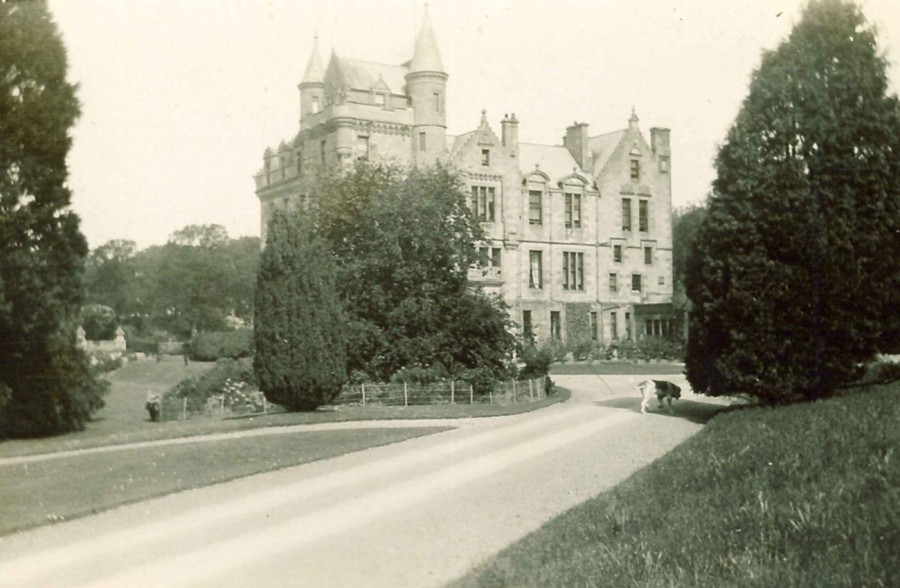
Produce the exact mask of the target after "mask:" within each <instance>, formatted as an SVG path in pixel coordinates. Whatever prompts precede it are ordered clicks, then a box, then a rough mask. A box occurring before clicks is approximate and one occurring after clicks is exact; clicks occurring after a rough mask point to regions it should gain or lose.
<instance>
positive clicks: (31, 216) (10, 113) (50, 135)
mask: <svg viewBox="0 0 900 588" xmlns="http://www.w3.org/2000/svg"><path fill="white" fill-rule="evenodd" d="M66 67H67V64H66V53H65V49H64V48H63V45H62V42H61V41H60V38H59V35H58V33H57V30H56V26H55V25H54V23H53V22H52V20H51V19H50V16H49V14H48V12H47V7H46V4H45V3H44V2H40V1H37V2H8V3H0V437H4V436H21V435H29V436H34V435H42V434H51V433H59V432H64V431H69V430H76V429H80V428H82V427H83V425H84V422H85V421H86V420H87V419H88V418H90V415H91V413H92V412H93V411H94V410H96V409H98V408H100V407H101V406H102V405H103V400H102V392H103V386H101V385H100V384H98V382H96V381H95V380H94V378H93V377H92V375H91V374H90V371H89V369H88V365H87V360H86V358H85V357H84V354H83V353H82V352H81V351H80V350H78V349H76V348H75V327H76V325H75V317H76V316H77V312H78V309H79V306H80V303H81V294H82V292H81V277H82V270H83V264H84V258H85V256H86V255H87V244H86V242H85V239H84V237H83V236H82V234H81V232H80V230H79V226H78V225H79V220H78V217H77V216H76V215H75V214H73V213H72V212H71V211H70V209H69V204H70V200H71V194H70V192H69V189H68V188H67V187H66V177H67V169H66V154H67V153H68V151H69V148H70V146H71V143H72V141H71V139H70V137H69V130H70V129H71V127H72V125H73V124H74V122H75V119H76V118H77V116H78V112H79V109H78V101H77V99H76V97H75V88H74V87H73V86H72V85H71V84H69V83H67V82H66Z"/></svg>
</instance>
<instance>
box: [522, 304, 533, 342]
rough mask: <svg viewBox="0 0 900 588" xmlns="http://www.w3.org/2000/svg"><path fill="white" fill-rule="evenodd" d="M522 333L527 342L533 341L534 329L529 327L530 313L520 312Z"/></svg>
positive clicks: (528, 311) (526, 311)
mask: <svg viewBox="0 0 900 588" xmlns="http://www.w3.org/2000/svg"><path fill="white" fill-rule="evenodd" d="M522 333H523V334H524V335H525V339H527V340H528V341H532V342H533V341H534V328H533V327H532V326H531V311H530V310H523V311H522Z"/></svg>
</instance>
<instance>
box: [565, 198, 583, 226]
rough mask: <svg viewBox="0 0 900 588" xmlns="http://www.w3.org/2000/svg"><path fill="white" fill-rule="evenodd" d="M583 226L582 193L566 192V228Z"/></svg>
mask: <svg viewBox="0 0 900 588" xmlns="http://www.w3.org/2000/svg"><path fill="white" fill-rule="evenodd" d="M580 227H581V194H566V228H567V229H571V228H576V229H577V228H580Z"/></svg>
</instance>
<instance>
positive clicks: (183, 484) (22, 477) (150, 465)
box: [0, 427, 449, 535]
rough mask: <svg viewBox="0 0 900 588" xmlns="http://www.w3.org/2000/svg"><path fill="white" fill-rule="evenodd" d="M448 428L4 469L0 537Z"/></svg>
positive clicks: (250, 441)
mask: <svg viewBox="0 0 900 588" xmlns="http://www.w3.org/2000/svg"><path fill="white" fill-rule="evenodd" d="M448 428H449V427H427V428H426V427H417V428H397V429H353V430H344V431H341V430H337V431H318V432H303V433H285V434H279V435H267V436H261V437H253V438H244V439H226V440H218V441H215V442H214V443H184V444H178V445H166V446H161V447H145V448H141V449H122V450H119V451H115V452H112V453H99V454H91V455H77V454H76V455H72V456H67V457H60V458H56V459H52V460H47V461H38V462H32V463H22V464H18V465H5V466H0V496H2V497H3V499H2V501H0V535H4V534H9V533H11V532H14V531H17V530H22V529H27V528H31V527H36V526H39V525H43V524H47V523H52V522H57V521H62V520H67V519H72V518H77V517H80V516H84V515H88V514H92V513H96V512H100V511H103V510H108V509H110V508H113V507H116V506H121V505H123V504H128V503H132V502H137V501H140V500H146V499H148V498H152V497H155V496H162V495H164V494H171V493H173V492H180V491H182V490H188V489H191V488H199V487H203V486H209V485H210V484H216V483H219V482H224V481H227V480H232V479H235V478H240V477H244V476H250V475H253V474H258V473H262V472H269V471H273V470H277V469H281V468H286V467H290V466H295V465H300V464H303V463H307V462H311V461H316V460H320V459H327V458H330V457H335V456H337V455H341V454H344V453H350V452H352V451H359V450H362V449H367V448H370V447H377V446H379V445H387V444H389V443H396V442H399V441H404V440H406V439H411V438H414V437H419V436H422V435H429V434H432V433H436V432H439V431H445V430H447V429H448Z"/></svg>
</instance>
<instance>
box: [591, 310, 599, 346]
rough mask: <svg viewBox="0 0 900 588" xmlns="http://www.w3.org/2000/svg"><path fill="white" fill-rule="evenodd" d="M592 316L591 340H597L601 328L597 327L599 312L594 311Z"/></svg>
mask: <svg viewBox="0 0 900 588" xmlns="http://www.w3.org/2000/svg"><path fill="white" fill-rule="evenodd" d="M590 317H591V318H590V321H591V341H596V340H597V337H598V335H599V333H598V331H599V329H598V328H597V313H596V312H592V313H591V315H590Z"/></svg>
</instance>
